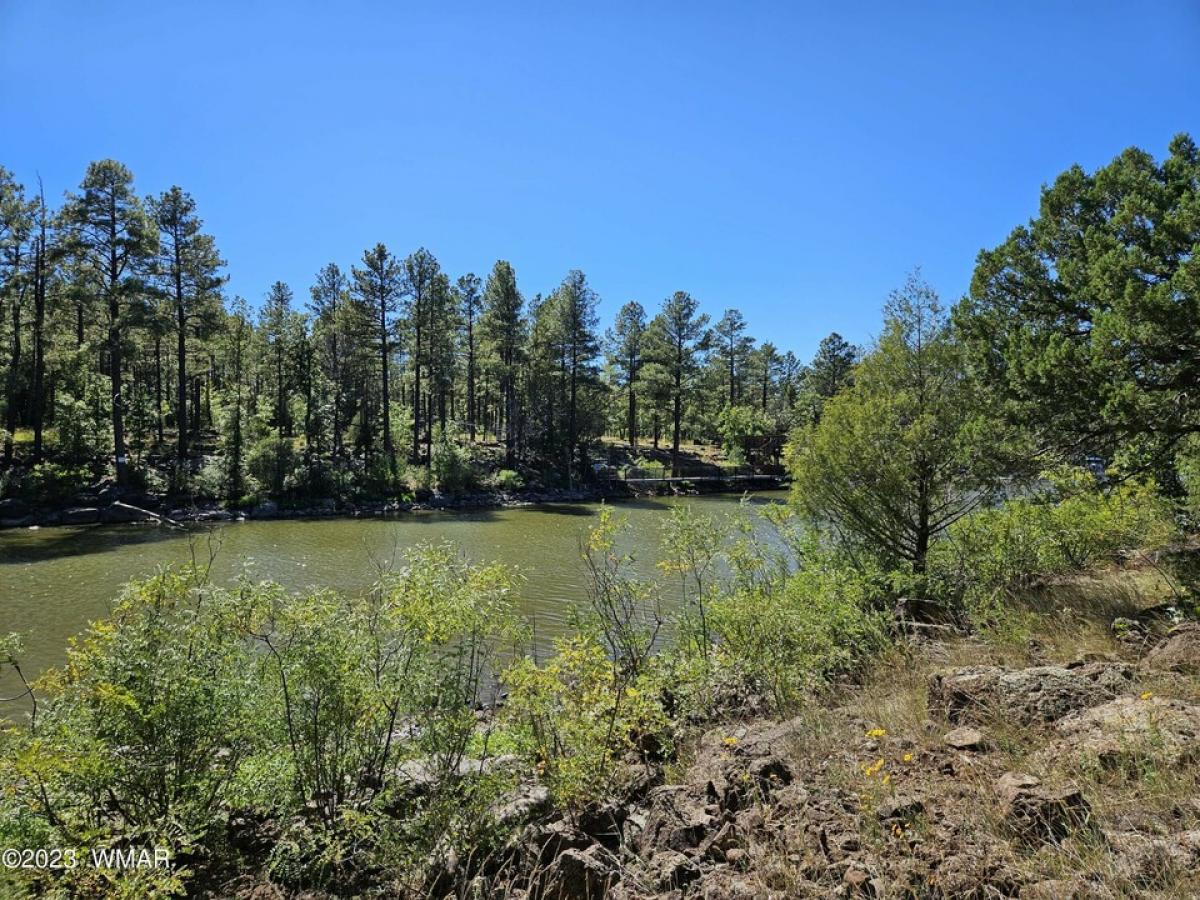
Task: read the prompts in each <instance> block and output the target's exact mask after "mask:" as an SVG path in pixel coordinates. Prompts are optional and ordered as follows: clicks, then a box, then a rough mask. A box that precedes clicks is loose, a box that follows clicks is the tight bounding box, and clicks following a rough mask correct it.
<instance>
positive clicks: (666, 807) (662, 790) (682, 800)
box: [638, 784, 718, 856]
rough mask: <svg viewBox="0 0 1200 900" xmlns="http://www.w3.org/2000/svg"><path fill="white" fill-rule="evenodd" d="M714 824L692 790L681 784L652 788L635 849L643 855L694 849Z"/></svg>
mask: <svg viewBox="0 0 1200 900" xmlns="http://www.w3.org/2000/svg"><path fill="white" fill-rule="evenodd" d="M717 823H718V819H717V818H716V817H715V816H714V815H713V814H712V813H711V812H709V810H708V809H707V808H706V804H705V802H704V798H703V797H697V796H696V794H695V790H694V788H692V787H689V786H687V785H680V784H673V785H666V786H664V787H659V788H655V789H654V790H653V791H651V792H650V811H649V812H648V813H647V815H646V825H645V827H644V828H643V829H642V832H641V834H640V835H638V848H639V849H640V850H641V852H642V854H643V855H644V856H650V855H651V854H652V853H653V852H655V851H659V850H677V851H679V852H683V851H687V850H695V849H696V848H698V847H699V846H700V843H701V842H702V841H703V840H704V838H705V837H707V836H708V834H709V833H710V832H712V831H713V830H715V828H716V826H717Z"/></svg>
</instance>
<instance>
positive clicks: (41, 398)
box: [33, 206, 46, 465]
mask: <svg viewBox="0 0 1200 900" xmlns="http://www.w3.org/2000/svg"><path fill="white" fill-rule="evenodd" d="M42 215H43V221H42V230H41V236H40V237H39V238H38V245H37V256H36V257H35V259H34V269H33V271H34V282H33V462H34V464H35V465H36V464H37V463H40V462H41V461H42V454H43V446H42V441H43V433H44V431H45V423H46V346H45V344H46V341H45V330H46V224H45V207H44V206H43V208H42Z"/></svg>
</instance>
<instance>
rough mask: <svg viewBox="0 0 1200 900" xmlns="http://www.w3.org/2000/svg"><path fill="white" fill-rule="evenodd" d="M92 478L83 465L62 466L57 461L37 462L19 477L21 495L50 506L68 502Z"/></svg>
mask: <svg viewBox="0 0 1200 900" xmlns="http://www.w3.org/2000/svg"><path fill="white" fill-rule="evenodd" d="M91 480H92V473H91V471H90V470H89V469H88V468H87V467H85V466H64V465H60V464H59V463H52V462H45V463H38V464H37V465H36V466H34V467H33V468H32V469H30V470H29V472H28V473H26V475H25V477H24V478H23V479H21V489H20V493H21V496H23V497H25V498H26V499H28V500H30V501H31V502H34V503H46V504H49V505H51V506H54V505H59V504H63V503H66V502H68V501H69V500H70V499H71V498H72V497H73V496H75V494H77V493H79V492H80V491H81V490H83V489H84V488H85V487H87V486H88V484H89V483H90V482H91Z"/></svg>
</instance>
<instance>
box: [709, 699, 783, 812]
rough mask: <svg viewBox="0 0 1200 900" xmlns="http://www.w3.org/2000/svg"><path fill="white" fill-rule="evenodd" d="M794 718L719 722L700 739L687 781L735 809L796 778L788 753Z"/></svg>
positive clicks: (729, 809) (717, 801)
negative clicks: (732, 725) (737, 723)
mask: <svg viewBox="0 0 1200 900" xmlns="http://www.w3.org/2000/svg"><path fill="white" fill-rule="evenodd" d="M799 727H801V726H800V725H799V724H798V723H797V722H796V721H795V720H793V721H790V722H756V723H753V724H751V725H747V726H743V727H740V728H737V729H734V730H733V733H730V730H729V729H725V728H718V729H714V730H712V731H709V732H708V733H707V734H705V735H704V736H703V737H702V738H701V739H700V744H699V746H698V747H697V750H696V759H695V761H694V762H693V764H692V766H691V768H690V769H689V770H688V775H687V779H686V783H687V784H688V785H690V786H692V787H694V788H695V789H697V791H703V794H704V795H705V796H706V797H707V798H708V801H709V802H715V803H717V804H718V805H719V807H720V808H721V809H722V810H727V811H730V812H736V811H737V810H739V809H742V808H743V807H745V806H746V805H747V804H749V803H751V802H755V801H757V800H760V799H762V798H763V796H764V795H766V794H770V793H772V792H774V791H775V790H778V789H779V788H782V787H784V786H786V785H788V784H791V783H792V781H793V777H794V776H793V772H792V768H791V763H790V762H789V756H790V753H791V747H792V742H793V740H794V736H795V734H796V731H797V729H798V728H799Z"/></svg>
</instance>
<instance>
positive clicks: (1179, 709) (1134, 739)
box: [1046, 695, 1200, 767]
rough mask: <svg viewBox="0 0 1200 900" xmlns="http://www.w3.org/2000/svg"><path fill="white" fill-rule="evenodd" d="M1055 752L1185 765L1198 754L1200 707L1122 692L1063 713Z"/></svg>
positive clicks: (1111, 762) (1106, 761)
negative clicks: (1085, 706)
mask: <svg viewBox="0 0 1200 900" xmlns="http://www.w3.org/2000/svg"><path fill="white" fill-rule="evenodd" d="M1055 731H1056V732H1057V733H1058V734H1059V735H1060V738H1061V740H1059V741H1057V742H1055V743H1054V744H1052V745H1051V746H1050V747H1049V748H1048V749H1047V751H1046V753H1047V754H1048V755H1050V756H1052V757H1062V756H1074V757H1076V758H1078V759H1083V758H1089V759H1095V760H1098V761H1099V762H1100V764H1101V765H1103V766H1107V767H1116V766H1120V765H1122V764H1125V763H1128V762H1130V761H1136V760H1137V759H1153V760H1154V761H1155V762H1157V763H1158V764H1160V765H1166V766H1179V765H1186V764H1188V763H1190V762H1191V761H1193V760H1194V759H1196V758H1197V756H1198V755H1200V706H1195V705H1192V704H1189V703H1184V702H1183V701H1182V700H1171V699H1166V698H1162V697H1155V696H1145V695H1143V696H1138V697H1119V698H1117V699H1116V700H1110V701H1109V702H1108V703H1104V704H1101V705H1100V706H1094V707H1092V708H1091V709H1084V710H1080V711H1078V712H1074V713H1071V714H1069V715H1067V716H1064V717H1063V718H1062V719H1061V720H1060V721H1059V722H1058V723H1057V724H1056V725H1055Z"/></svg>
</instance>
